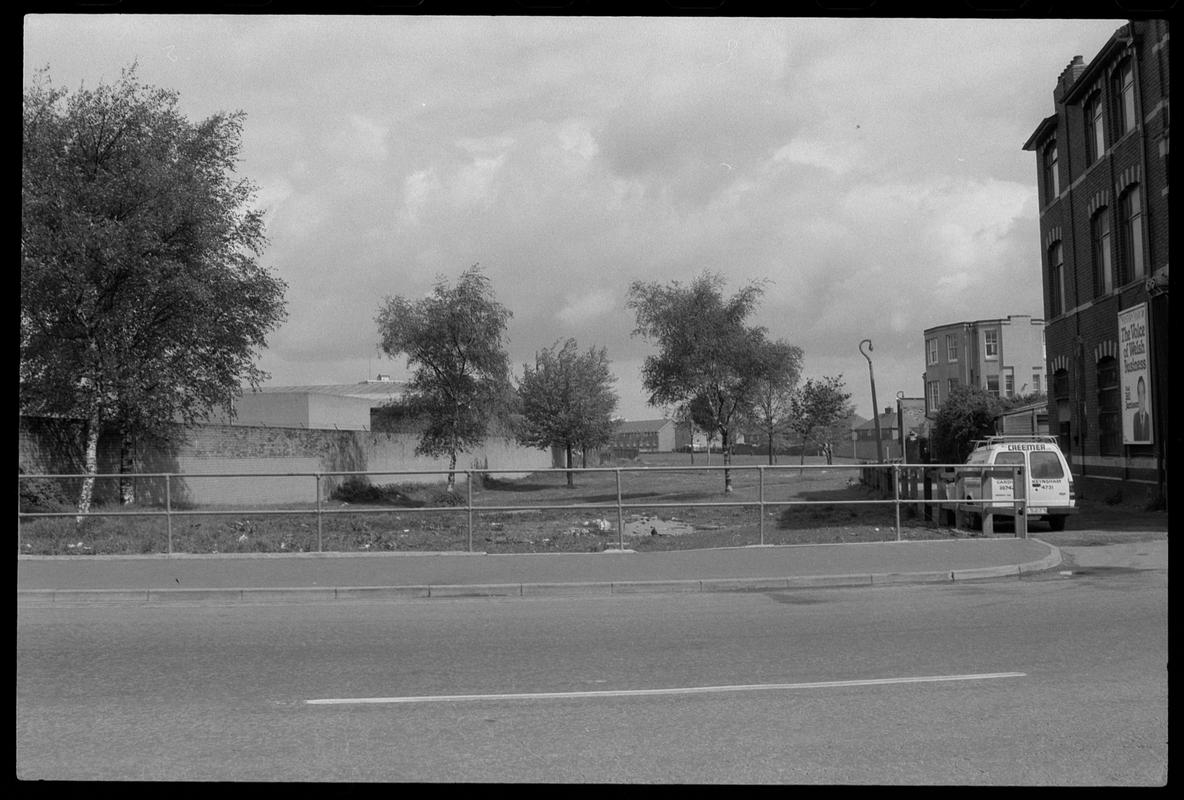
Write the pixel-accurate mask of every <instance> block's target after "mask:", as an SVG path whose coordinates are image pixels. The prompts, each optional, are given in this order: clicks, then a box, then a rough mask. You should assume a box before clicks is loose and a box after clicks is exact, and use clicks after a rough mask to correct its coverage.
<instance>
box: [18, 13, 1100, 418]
mask: <svg viewBox="0 0 1184 800" xmlns="http://www.w3.org/2000/svg"><path fill="white" fill-rule="evenodd" d="M1122 24H1123V20H1121V19H1110V20H1102V19H1061V20H1052V19H1026V20H1025V19H1021V20H991V19H977V20H976V19H923V18H919V19H892V18H846V19H840V18H723V17H692V18H675V17H654V18H645V17H544V16H536V17H498V16H398V15H395V16H364V17H359V16H327V15H317V16H301V15H257V16H253V15H233V16H220V15H212V14H211V15H195V16H190V15H123V14H98V15H84V14H78V15H75V14H66V15H29V16H26V17H25V18H24V81H25V84H26V85H28V84H29V82H30V81H31V80H32V77H33V75H34V73H35V71H36V70H38V69H39V68H42V67H48V68H49V77H50V80H51V81H52V83H53V84H55V85H58V86H61V87H64V88H66V89H68V90H75V89H77V88H79V87H82V86H85V87H88V88H94V87H95V86H97V85H98V84H100V83H110V82H113V81H115V80H116V79H118V77H119V75H120V71H121V70H122V69H123V68H125V67H127V66H130V65H131V63H132V62H133V61H134V62H135V63H136V65H137V75H138V77H139V79H140V81H141V82H143V83H145V84H149V85H152V86H159V87H164V88H168V89H173V90H176V91H177V92H178V93H179V95H180V108H181V109H182V111H183V112H184V113H185V114H186V115H187V116H188V117H189V118H190V119H191V120H192V121H194V122H196V121H199V120H201V119H204V118H206V117H208V116H211V115H213V114H216V113H220V112H228V111H242V112H244V113H245V115H246V122H245V127H244V131H243V141H242V152H241V159H240V162H239V164H238V170H237V171H238V174H239V175H240V176H242V177H245V178H247V179H249V180H250V181H252V182H253V183H254V184H255V185H256V187H257V189H258V191H257V194H256V197H255V203H254V205H255V207H257V208H259V209H261V210H263V211H264V212H265V217H266V221H267V236H268V242H269V244H268V246H267V248H266V250H265V251H264V253H263V255H262V257H261V259H260V261H261V263H262V264H263V265H264V266H266V267H268V268H269V269H270V270H272V271H273V272H274V274H276V275H277V276H278V277H280V278H282V279H283V280H284V281H285V282H286V283H287V284H288V293H287V302H288V318H287V321H286V322H285V323H284V324H283V325H282V326H281V327H280V328H278V329H277V330H276V331H275V332H274V333H273V334H272V335H271V337H270V339H269V341H268V345H267V347H266V349H265V350H263V351H262V352H261V353H260V358H259V362H258V364H259V366H260V367H261V368H262V369H264V370H266V371H267V372H269V373H270V375H271V378H270V380H269V381H268V382H267V383H266V384H265V385H294V384H337V383H354V382H358V381H364V380H367V379H373V378H375V377H376V376H377V375H379V374H387V375H391V376H392V377H393V378H395V379H405V378H406V377H408V376H409V373H408V372H407V365H406V362H405V360H403V359H391V358H389V357H387V356H385V355H384V354H382V353H381V352H380V351H379V349H378V341H379V335H378V329H377V326H376V323H375V316H376V314H377V311H378V308H379V306H380V305H381V304H382V303H383V300H384V298H386V297H390V296H402V297H407V298H410V299H416V298H420V297H423V296H426V295H427V294H428V293H430V292H431V290H432V287H433V286H434V285H436V283H437V282H438V281H440V280H444V281H447V282H449V283H454V282H455V281H456V279H457V278H458V277H459V276H460V274H461V273H462V272H464V270H466V269H467V268H469V267H471V266H472V265H474V264H479V265H480V267H481V269H482V270H483V271H484V273H485V274H486V275H487V276H488V277H489V279H490V281H491V285H492V288H493V291H494V293H495V295H496V299H497V300H498V302H500V303H502V304H503V305H504V306H506V307H507V308H508V309H509V310H510V311H511V312H512V314H513V317H512V319H511V321H510V323H509V327H508V330H507V342H506V344H507V350H508V352H509V354H510V360H511V364H512V365H513V371H514V374H515V375H521V373H522V367H523V365H524V364H526V363H531V364H533V362H534V356H535V353H537V352H538V351H539V350H541V349H544V348H548V347H551V346H553V345H555V344H556V343H560V342H562V341H564V340H566V339H568V338H574V339H575V340H576V341H577V342H578V344H579V345H580V347H581V349H585V348H587V347H589V346H593V345H594V346H596V347H603V348H605V349H606V351H607V354H608V358H609V359H610V361H611V362H612V369H613V372H614V374H615V375H616V377H617V381H616V384H615V387H614V388H615V390H616V392H617V394H618V395H619V397H620V402H619V405H618V409H617V413H618V415H619V416H621V417H624V418H626V419H653V418H657V417H661V416H663V409H660V408H654V407H652V406H649V405H648V404H647V393H646V392H645V390H644V388H643V387H642V385H641V376H640V373H641V366H642V363H643V361H644V359H645V357H646V356H647V355H650V354H653V353H654V352H655V349H654V346H653V345H652V344H651V343H649V342H647V341H646V340H644V339H643V338H641V337H638V336H634V335H633V331H634V329H635V328H636V319H635V317H634V316H633V314H632V312H630V311H629V309H628V308H627V307H626V302H627V300H628V290H629V286H630V284H631V283H632V282H634V281H647V282H657V283H661V284H668V283H671V282H674V281H678V282H679V283H681V284H683V285H686V284H689V283H690V282H692V281H694V280H695V278H697V277H698V276H700V275H702V274H703V273H704V272H705V271H712V272H715V273H718V274H720V275H721V276H723V277H724V279H725V281H726V284H725V292H726V293H727V294H729V295H730V294H732V293H734V292H736V291H739V290H740V289H741V288H743V287H744V286H745V285H748V284H750V283H754V282H763V285H764V293H763V295H762V297H761V301H760V303H759V305H758V307H757V310H756V312H755V313H754V314H753V316H752V318H751V322H752V323H753V324H759V325H763V326H765V327H766V328H767V329H768V335H769V337H770V338H772V339H784V340H786V341H788V342H790V343H792V344H795V345H797V346H799V347H801V348H802V350H803V352H804V360H803V376H802V377H803V379H805V378H810V377H813V378H820V377H823V376H836V375H841V376H842V378H843V380H844V381H845V384H846V387H847V390H848V391H850V392H851V394H852V402H853V403H854V405H855V407H856V411H857V413H859V414H860V415H861V416H863V417H870V416H871V413H872V409H873V404H872V397H871V377H872V376H871V375H870V374H869V365H868V362H867V360H865V358H864V356H863V355H862V354H861V352H860V342H861V341H862V340H864V339H870V340H871V342H872V348H873V349H872V351H871V353H870V355H871V358H872V365H871V366H872V369H873V370H874V379H875V390H876V399H877V400H878V405H879V406H880V407H881V408H887V407H889V406H893V407H894V406H895V398H896V397H897V396H898V394H901V395H903V396H906V397H922V396H923V384H922V374H923V372H924V370H925V358H924V352H923V345H924V337H923V331H924V330H925V329H926V328H930V327H933V326H936V325H943V324H946V323H950V322H958V321H963V320H979V319H992V318H1002V317H1007V316H1008V315H1030V316H1032V317H1037V318H1038V317H1041V316H1042V314H1043V301H1042V293H1041V292H1042V290H1041V279H1040V241H1039V227H1038V208H1037V185H1036V177H1037V173H1036V156H1035V154H1034V153H1031V152H1026V151H1024V150H1023V149H1022V148H1023V144H1024V142H1025V141H1026V140H1027V138H1028V137H1029V135H1030V134H1031V133H1032V132H1033V131H1034V130H1035V128H1036V126H1037V125H1038V124H1039V123H1040V121H1041V120H1042V119H1044V118H1045V117H1047V116H1049V115H1050V114H1052V113H1053V101H1052V91H1053V88H1054V86H1055V84H1056V80H1057V76H1058V75H1059V74H1060V73H1061V71H1062V70H1064V68H1065V67H1066V66H1067V65H1068V64H1069V62H1070V61H1071V60H1072V59H1073V57H1074V56H1076V55H1082V56H1084V58H1085V59H1086V61H1087V62H1088V61H1089V60H1091V59H1092V58H1093V57H1094V55H1096V53H1097V52H1098V51H1099V50H1100V49H1101V48H1102V46H1103V45H1104V44H1105V43H1106V41H1107V40H1108V39H1109V37H1110V36H1111V35H1112V34H1113V33H1114V31H1115V30H1117V28H1119V27H1120V26H1121V25H1122Z"/></svg>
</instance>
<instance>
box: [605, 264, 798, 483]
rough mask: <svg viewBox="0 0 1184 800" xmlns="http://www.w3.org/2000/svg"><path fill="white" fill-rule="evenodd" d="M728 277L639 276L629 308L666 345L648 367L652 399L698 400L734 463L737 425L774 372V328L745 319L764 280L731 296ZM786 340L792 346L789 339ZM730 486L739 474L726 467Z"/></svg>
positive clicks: (695, 405)
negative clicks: (658, 279) (663, 280)
mask: <svg viewBox="0 0 1184 800" xmlns="http://www.w3.org/2000/svg"><path fill="white" fill-rule="evenodd" d="M723 285H724V281H723V278H722V277H721V276H719V275H717V274H714V273H711V272H704V273H703V274H702V275H701V276H700V277H699V278H697V279H695V281H694V282H692V283H691V284H690V285H689V286H683V285H681V284H680V283H679V282H678V281H673V282H672V283H670V284H669V285H667V286H663V285H660V284H657V283H647V282H643V281H634V282H633V284H632V285H631V286H630V288H629V301H628V303H627V307H628V308H630V309H632V310H633V311H634V312H635V314H636V316H637V328H636V329H635V330H634V332H633V333H634V335H640V336H642V337H644V338H645V339H647V340H649V341H651V342H653V343H655V344H656V345H657V346H658V354H657V355H652V356H647V357H646V359H645V363H644V364H643V366H642V384H643V386H645V388H646V390H647V391H649V392H650V400H649V402H650V404H651V405H655V406H658V405H673V406H678V405H680V404H683V403H688V402H689V403H692V405H691V408H690V410H691V413H692V416H693V417H694V419H695V421H696V423H697V424H698V425H699V427H701V428H702V429H703V430H705V431H706V432H707V433H708V436H709V438H710V437H711V436H712V435H713V434H716V433H718V434H719V435H720V440H721V443H722V449H723V458H724V465H725V467H726V466H729V465H730V464H731V463H732V453H731V451H732V445H733V438H734V433H735V429H736V426H737V425H738V424H739V423H740V422H741V420H742V419H744V418H745V415H746V414H747V413H748V412H749V410H750V408H751V405H752V402H753V400H754V395H755V391H756V387H757V385H758V383H759V382H760V381H761V380H762V379H764V378H766V377H768V376H769V374H770V373H769V370H770V368H771V367H770V362H769V358H768V353H769V345H770V343H769V340H768V338H767V334H766V330H765V329H764V328H762V327H758V326H748V325H746V324H745V321H746V320H747V318H748V316H749V315H750V314H751V313H752V311H753V310H754V309H755V307H756V303H757V301H758V300H759V299H760V296H761V294H762V292H763V289H762V286H761V285H760V284H757V283H752V284H749V285H747V286H745V287H743V288H742V289H741V290H740V291H739V292H737V293H736V294H735V295H733V296H731V297H728V298H725V297H724V296H723ZM781 346H784V347H788V345H784V344H782V345H781ZM724 491H725V492H731V491H732V476H731V472H730V471H729V470H727V469H725V470H724Z"/></svg>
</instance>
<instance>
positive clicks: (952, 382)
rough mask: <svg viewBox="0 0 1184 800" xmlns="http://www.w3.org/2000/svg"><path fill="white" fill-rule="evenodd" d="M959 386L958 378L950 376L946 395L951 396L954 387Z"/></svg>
mask: <svg viewBox="0 0 1184 800" xmlns="http://www.w3.org/2000/svg"><path fill="white" fill-rule="evenodd" d="M957 387H958V379H957V378H950V379H949V380H948V381H947V382H946V392H947V394H946V396H947V397H949V396H950V395H951V394H953V393H954V389H956V388H957Z"/></svg>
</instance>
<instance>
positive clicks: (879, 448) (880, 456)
mask: <svg viewBox="0 0 1184 800" xmlns="http://www.w3.org/2000/svg"><path fill="white" fill-rule="evenodd" d="M864 344H867V353H870V352H872V350H874V349H875V348H873V347H872V340H871V339H864V340H863V341H862V342H860V343H859V352H860V354H861V355H862V356H863V357H864V358H866V359H867V374H868V376H869V377H870V378H871V381H872V419H873V420H875V422H876V461H877V463H879V464H883V463H884V440H883V439H881V438H880V404H879V402H878V401H877V400H876V373H875V371H874V370H872V357H871V356H869V355H868V354H867V353H864V352H863V346H864Z"/></svg>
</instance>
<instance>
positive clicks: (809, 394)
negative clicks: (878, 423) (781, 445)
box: [790, 375, 852, 464]
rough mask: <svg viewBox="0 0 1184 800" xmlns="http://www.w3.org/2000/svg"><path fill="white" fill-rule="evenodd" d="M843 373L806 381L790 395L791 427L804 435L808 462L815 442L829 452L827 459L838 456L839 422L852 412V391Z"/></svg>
mask: <svg viewBox="0 0 1184 800" xmlns="http://www.w3.org/2000/svg"><path fill="white" fill-rule="evenodd" d="M845 389H846V385H845V384H844V383H843V376H842V375H837V376H833V377H829V376H828V377H823V378H819V379H817V380H815V379H814V378H808V379H806V382H805V383H804V384H802V386H801V387H800V388H799V389H798V390H797V391H796V392H794V394H793V397H792V398H791V399H790V416H791V422H790V429H791V430H793V431H794V432H795V433H797V434H798V436H799V437H800V439H801V442H802V456H801V463H802V464H804V463H806V446H807V445H808V444H815V445H817V446H818V447H820V448H821V449H822V452H823V453H824V454H825V455H826V463H827V464H830V463H832V460H833V457H834V445H833V441H834V436H835V430H836V423H838V422H840V421H841V420H844V419H847V418H849V417H850V416H851V413H852V411H851V406H850V405H849V403H848V401H849V400H850V399H851V393H850V392H847V391H845Z"/></svg>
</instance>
